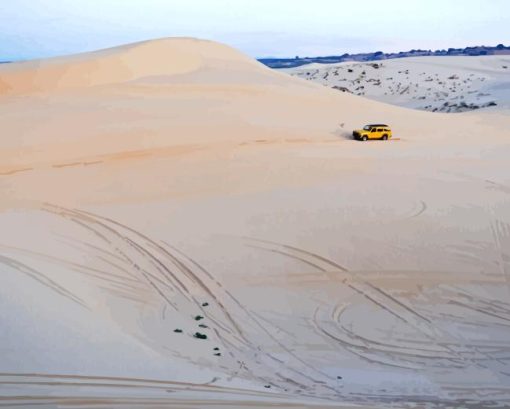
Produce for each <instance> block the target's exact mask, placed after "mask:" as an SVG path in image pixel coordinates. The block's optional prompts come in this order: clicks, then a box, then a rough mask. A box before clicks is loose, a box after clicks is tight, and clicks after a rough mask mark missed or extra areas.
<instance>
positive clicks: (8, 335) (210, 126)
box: [0, 39, 510, 408]
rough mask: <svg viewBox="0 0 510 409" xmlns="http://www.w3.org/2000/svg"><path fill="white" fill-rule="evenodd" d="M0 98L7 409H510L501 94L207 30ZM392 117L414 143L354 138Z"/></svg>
mask: <svg viewBox="0 0 510 409" xmlns="http://www.w3.org/2000/svg"><path fill="white" fill-rule="evenodd" d="M452 61H453V60H452ZM473 61H476V60H473ZM498 61H499V60H498ZM384 64H385V65H384V66H383V67H380V68H378V69H375V68H373V67H366V68H362V67H361V66H360V65H355V66H353V67H352V68H353V70H355V71H353V73H352V74H353V76H357V77H359V76H360V75H361V73H360V72H359V71H361V70H362V69H363V70H366V71H367V74H366V75H365V78H364V79H363V81H365V82H366V81H367V80H368V79H369V78H372V77H373V76H374V75H383V76H386V75H388V74H386V71H385V70H389V69H390V68H391V67H390V62H384ZM386 64H388V65H387V66H386ZM399 64H404V65H403V66H399V68H398V69H397V68H395V69H397V71H398V70H400V71H403V70H404V71H405V70H407V69H408V70H409V72H410V74H409V76H410V78H411V77H412V78H413V81H414V82H416V81H418V80H419V81H425V80H426V78H427V75H432V74H424V75H422V74H421V72H423V71H424V70H423V69H421V66H420V67H419V68H418V66H417V65H416V64H415V63H413V62H412V61H411V60H409V61H408V62H406V60H404V59H403V60H401V61H399ZM498 64H499V62H498ZM430 66H433V64H432V62H431V63H430ZM349 67H350V66H347V65H343V66H342V68H340V67H331V69H332V70H338V72H339V75H338V76H339V77H343V76H344V75H345V76H347V75H348V74H347V73H344V71H345V70H346V69H348V68H349ZM494 67H496V65H495V66H494ZM494 67H493V66H490V67H486V68H482V67H478V68H477V69H478V70H479V71H480V74H479V76H482V75H483V76H485V77H489V76H491V75H493V74H492V72H493V71H494V70H495V68H494ZM304 69H306V68H304ZM308 69H310V70H312V68H310V67H309V68H308ZM391 69H393V68H391ZM482 69H484V70H485V71H484V74H482V73H481V70H482ZM438 70H441V72H442V73H443V72H445V73H446V72H450V67H446V68H444V67H441V68H439V67H438ZM311 72H312V71H311ZM411 72H412V74H411ZM340 73H341V74H340ZM383 73H385V74H383ZM397 73H398V72H397ZM314 75H315V74H314ZM330 75H334V74H330ZM391 75H394V74H391ZM395 75H396V74H395ZM399 75H401V76H404V75H406V74H399ZM441 75H443V74H441ZM457 75H459V80H456V81H459V82H460V83H461V84H464V83H463V79H465V76H464V71H462V72H459V73H458V74H457ZM468 77H469V75H468ZM399 78H401V77H399ZM414 78H416V79H414ZM422 78H423V80H422ZM432 78H433V79H434V78H435V77H434V76H432ZM461 78H462V79H461ZM388 81H389V80H388ZM477 81H479V80H478V79H473V82H476V84H473V86H474V85H476V86H477V87H478V82H477ZM480 81H481V80H480ZM486 81H489V80H486ZM431 82H433V83H434V84H435V85H434V86H435V87H437V84H436V80H435V79H434V80H433V81H431ZM360 83H361V80H360ZM390 84H391V82H390ZM420 84H421V82H420ZM461 84H459V85H458V86H457V89H460V88H461V87H464V85H461ZM470 84H471V82H470ZM382 86H383V85H381V87H382ZM386 86H389V85H388V84H386V85H384V87H386ZM392 86H393V85H392ZM366 87H367V91H366V95H367V96H368V95H369V92H368V88H369V86H368V85H367V86H366ZM438 92H439V91H438ZM496 92H497V91H496V90H495V91H494V95H496ZM402 95H405V93H404V94H402ZM412 95H413V94H411V96H412ZM420 95H421V94H420ZM411 96H406V98H408V97H409V98H410V100H412V97H411ZM381 98H382V97H381ZM388 98H389V99H390V97H388ZM413 101H414V100H413ZM0 102H1V104H0V117H1V121H2V137H1V138H0V226H1V229H0V277H1V278H2V285H1V286H0V311H2V313H1V314H0V328H1V329H2V336H1V337H0V351H2V359H1V360H0V402H1V404H2V405H5V406H14V405H17V406H27V407H28V406H32V405H38V406H40V407H58V406H65V407H71V408H73V407H76V408H77V407H90V406H101V407H111V408H114V407H137V408H143V407H147V408H149V407H175V408H179V407H189V408H207V407H233V408H248V407H249V408H256V407H260V408H265V407H273V406H277V407H281V408H325V407H334V408H338V407H349V406H353V405H354V406H355V407H366V408H377V407H386V406H388V405H390V406H392V407H396V408H407V407H417V408H418V407H420V408H444V407H461V406H467V407H473V408H474V407H476V408H483V407H487V408H489V407H491V408H493V407H505V405H508V402H509V401H510V378H509V376H508V365H509V361H510V342H509V340H510V330H509V328H510V327H509V325H508V322H509V321H510V303H509V296H510V263H509V260H510V201H509V200H508V199H509V194H510V165H509V163H510V162H509V160H508V158H509V156H510V143H509V138H510V134H509V133H508V129H510V115H509V111H508V109H507V108H505V106H504V104H499V103H498V105H497V107H496V108H497V109H487V110H478V111H473V112H466V113H460V114H458V115H447V114H443V113H431V112H425V111H420V110H414V109H407V108H402V107H398V106H395V105H390V104H386V103H382V102H378V101H373V100H370V99H367V98H364V97H363V96H361V95H360V96H358V95H354V94H352V93H349V92H340V91H338V90H335V89H330V88H328V87H324V86H322V85H320V84H315V83H314V82H313V81H305V80H303V79H302V78H294V77H291V76H290V75H287V74H286V73H281V72H276V71H274V70H271V69H269V68H267V67H265V66H263V65H262V64H260V63H258V62H256V61H254V60H252V59H250V58H248V57H246V56H244V55H243V54H242V53H240V52H238V51H236V50H234V49H232V48H230V47H227V46H224V45H221V44H217V43H214V42H210V41H203V40H195V39H165V40H157V41H151V42H144V43H138V44H132V45H127V46H124V47H118V48H113V49H109V50H103V51H98V52H95V53H88V54H83V55H78V56H71V57H65V58H58V59H50V60H44V61H33V62H26V63H16V64H7V65H2V66H0ZM420 103H425V102H420ZM374 122H384V123H388V124H389V125H390V126H391V127H392V129H393V131H394V136H395V140H392V141H387V142H383V141H371V142H357V141H353V140H352V138H351V133H352V130H353V129H354V128H359V127H361V126H363V125H365V124H366V123H374Z"/></svg>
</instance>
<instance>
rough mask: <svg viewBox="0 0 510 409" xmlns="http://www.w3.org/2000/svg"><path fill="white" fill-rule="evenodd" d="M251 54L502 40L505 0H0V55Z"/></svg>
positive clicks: (508, 11) (507, 40) (509, 19)
mask: <svg viewBox="0 0 510 409" xmlns="http://www.w3.org/2000/svg"><path fill="white" fill-rule="evenodd" d="M174 36H186V37H199V38H205V39H210V40H216V41H221V42H224V43H227V44H229V45H231V46H234V47H236V48H238V49H240V50H241V51H243V52H245V53H247V54H249V55H251V56H253V57H268V56H278V57H294V56H295V55H300V56H318V55H339V54H343V53H346V52H348V53H357V52H368V51H379V50H380V51H385V52H388V51H404V50H408V49H412V48H422V49H437V48H448V47H464V46H467V45H497V44H498V43H504V44H505V45H509V44H510V0H349V1H344V0H254V1H251V0H187V1H181V0H0V61H2V60H20V59H31V58H41V57H49V56H56V55H65V54H72V53H78V52H83V51H91V50H96V49H100V48H106V47H111V46H115V45H120V44H125V43H129V42H135V41H141V40H147V39H152V38H161V37H174Z"/></svg>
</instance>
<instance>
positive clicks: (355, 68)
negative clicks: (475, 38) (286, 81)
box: [280, 56, 510, 112]
mask: <svg viewBox="0 0 510 409" xmlns="http://www.w3.org/2000/svg"><path fill="white" fill-rule="evenodd" d="M280 71H283V72H286V73H289V74H291V75H293V76H297V77H299V78H303V79H306V80H308V81H312V82H316V83H319V84H323V85H325V86H328V87H331V88H334V89H337V90H339V91H343V92H350V93H353V94H355V95H362V96H365V97H367V98H371V99H374V100H376V101H381V102H386V103H390V104H394V105H398V106H403V107H407V108H414V109H421V110H425V111H432V112H465V111H472V110H477V109H482V108H493V109H497V108H495V107H504V108H506V109H508V108H509V107H510V91H509V90H510V58H509V57H508V56H482V57H408V58H400V59H395V60H384V61H373V62H367V63H354V62H352V63H351V62H348V63H339V64H326V65H321V64H308V65H305V66H301V67H298V68H291V69H284V70H280Z"/></svg>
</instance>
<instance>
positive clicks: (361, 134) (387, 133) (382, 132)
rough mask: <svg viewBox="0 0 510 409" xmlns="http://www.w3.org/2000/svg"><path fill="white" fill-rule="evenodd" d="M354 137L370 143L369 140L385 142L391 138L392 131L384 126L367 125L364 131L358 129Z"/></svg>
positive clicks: (353, 134)
mask: <svg viewBox="0 0 510 409" xmlns="http://www.w3.org/2000/svg"><path fill="white" fill-rule="evenodd" d="M352 137H353V138H354V139H357V140H359V141H368V140H369V139H382V140H383V141H385V140H387V139H390V138H391V129H390V127H389V126H388V125H384V124H371V125H366V126H364V127H363V129H356V130H355V131H354V132H353V133H352Z"/></svg>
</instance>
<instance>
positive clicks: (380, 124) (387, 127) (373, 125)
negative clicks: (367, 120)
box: [367, 124, 388, 128]
mask: <svg viewBox="0 0 510 409" xmlns="http://www.w3.org/2000/svg"><path fill="white" fill-rule="evenodd" d="M367 126H385V127H387V128H388V125H385V124H368V125H367Z"/></svg>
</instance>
